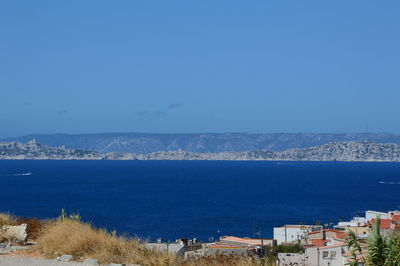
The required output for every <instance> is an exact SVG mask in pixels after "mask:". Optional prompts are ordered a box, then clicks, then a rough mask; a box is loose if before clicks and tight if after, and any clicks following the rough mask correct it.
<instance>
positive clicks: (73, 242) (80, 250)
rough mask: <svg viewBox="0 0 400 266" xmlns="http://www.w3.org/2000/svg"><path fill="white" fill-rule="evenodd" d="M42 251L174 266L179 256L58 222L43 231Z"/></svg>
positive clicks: (84, 226) (83, 225) (77, 224)
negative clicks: (154, 250) (173, 263)
mask: <svg viewBox="0 0 400 266" xmlns="http://www.w3.org/2000/svg"><path fill="white" fill-rule="evenodd" d="M37 242H38V243H39V249H40V250H41V251H42V252H43V253H44V254H46V255H47V256H49V257H57V256H59V255H61V254H71V255H73V256H74V257H75V258H76V259H79V258H81V257H84V258H93V259H97V260H98V261H99V262H100V263H138V264H141V265H170V264H171V263H172V262H173V261H174V260H175V256H173V255H169V254H165V253H158V252H150V251H149V250H147V249H146V248H145V247H143V246H142V245H141V244H140V243H139V242H138V241H137V240H134V239H128V238H125V237H120V236H116V235H115V234H110V233H108V232H107V231H105V230H100V229H95V228H93V227H92V226H91V225H90V224H86V223H82V222H79V221H73V220H69V219H66V220H63V221H54V222H52V223H50V224H48V225H47V226H45V227H44V228H43V231H42V234H41V236H40V237H39V238H38V239H37Z"/></svg>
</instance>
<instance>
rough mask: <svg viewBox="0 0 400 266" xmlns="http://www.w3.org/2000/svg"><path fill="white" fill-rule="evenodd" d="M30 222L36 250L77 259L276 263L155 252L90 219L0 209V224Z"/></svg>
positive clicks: (188, 264)
mask: <svg viewBox="0 0 400 266" xmlns="http://www.w3.org/2000/svg"><path fill="white" fill-rule="evenodd" d="M23 223H25V224H27V225H28V237H29V239H31V240H35V241H37V242H38V246H37V247H36V249H35V250H36V252H37V251H39V252H40V253H42V254H44V255H45V256H47V257H51V258H55V257H58V256H60V255H62V254H71V255H73V256H74V258H75V260H80V259H81V258H92V259H96V260H98V261H99V262H100V263H127V264H129V263H133V264H134V263H137V264H140V265H143V266H159V265H164V266H203V265H204V266H261V265H265V266H269V265H275V264H274V263H269V262H264V261H263V260H262V259H258V258H245V257H239V256H223V255H217V256H209V257H204V258H200V259H196V260H189V261H183V260H182V259H181V258H178V257H177V256H175V255H172V254H167V253H161V252H153V251H150V250H148V249H146V248H145V247H144V246H143V245H142V244H141V243H140V242H139V241H138V240H136V239H131V238H126V237H123V236H117V235H116V234H115V233H109V232H107V231H106V230H102V229H96V228H94V227H93V226H92V225H90V224H88V223H83V222H81V221H80V220H73V219H70V218H67V217H64V218H63V219H58V220H50V221H42V220H38V219H36V218H21V217H19V218H17V217H15V216H13V215H10V214H4V213H0V228H1V227H2V226H3V225H18V224H23Z"/></svg>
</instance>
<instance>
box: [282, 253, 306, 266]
mask: <svg viewBox="0 0 400 266" xmlns="http://www.w3.org/2000/svg"><path fill="white" fill-rule="evenodd" d="M278 261H279V266H292V265H298V266H305V265H306V257H305V254H300V253H278Z"/></svg>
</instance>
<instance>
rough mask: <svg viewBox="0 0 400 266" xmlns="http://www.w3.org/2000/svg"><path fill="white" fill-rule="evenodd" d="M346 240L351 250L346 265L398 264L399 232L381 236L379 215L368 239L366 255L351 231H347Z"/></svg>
mask: <svg viewBox="0 0 400 266" xmlns="http://www.w3.org/2000/svg"><path fill="white" fill-rule="evenodd" d="M346 240H347V245H348V247H349V248H350V251H351V259H350V260H349V262H348V263H347V265H350V266H356V265H358V263H366V264H367V265H377V266H398V265H400V234H399V233H398V232H394V233H392V234H390V235H388V236H383V235H382V234H381V219H380V218H379V217H376V223H375V225H374V228H373V230H372V232H371V236H370V237H369V239H368V245H367V250H366V251H367V255H366V257H365V256H364V252H365V251H364V249H363V248H362V247H361V244H360V240H359V239H358V238H357V236H356V234H355V233H354V232H353V231H350V232H349V235H348V236H347V238H346Z"/></svg>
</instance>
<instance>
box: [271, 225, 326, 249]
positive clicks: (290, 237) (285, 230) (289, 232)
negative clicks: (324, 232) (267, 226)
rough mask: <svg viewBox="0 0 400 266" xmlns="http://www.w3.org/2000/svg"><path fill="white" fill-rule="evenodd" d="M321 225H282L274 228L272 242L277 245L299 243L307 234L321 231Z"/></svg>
mask: <svg viewBox="0 0 400 266" xmlns="http://www.w3.org/2000/svg"><path fill="white" fill-rule="evenodd" d="M321 229H322V226H321V225H284V226H280V227H274V240H276V241H277V244H278V245H280V244H282V243H290V242H295V241H301V240H302V239H304V238H305V237H306V235H307V233H309V232H313V231H318V230H321Z"/></svg>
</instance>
